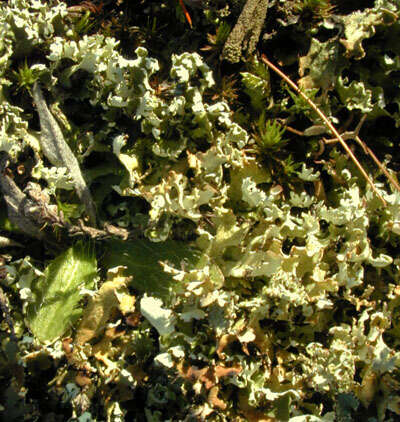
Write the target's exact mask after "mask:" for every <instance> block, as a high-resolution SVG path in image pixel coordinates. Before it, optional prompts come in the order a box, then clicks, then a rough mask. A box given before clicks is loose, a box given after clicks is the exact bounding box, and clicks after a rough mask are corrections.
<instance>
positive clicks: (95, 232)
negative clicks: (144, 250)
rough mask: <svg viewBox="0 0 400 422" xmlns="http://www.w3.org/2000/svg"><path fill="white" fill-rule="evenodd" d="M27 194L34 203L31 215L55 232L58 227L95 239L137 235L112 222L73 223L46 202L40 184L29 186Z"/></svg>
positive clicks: (73, 235) (73, 234) (70, 232)
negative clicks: (96, 223) (101, 223)
mask: <svg viewBox="0 0 400 422" xmlns="http://www.w3.org/2000/svg"><path fill="white" fill-rule="evenodd" d="M26 190H27V194H28V195H29V198H30V200H31V201H32V203H33V204H34V206H33V207H32V208H31V210H32V215H31V217H32V218H33V219H35V221H37V222H38V223H39V224H40V226H42V227H51V228H52V231H53V232H54V231H55V229H56V228H59V229H62V230H65V231H66V233H67V234H68V236H71V237H75V236H87V237H90V238H91V239H93V240H103V239H109V238H116V237H117V238H120V239H123V240H126V239H127V238H128V237H132V236H135V234H134V233H133V232H129V231H128V230H126V229H123V228H121V227H116V226H113V225H111V224H107V223H106V224H104V227H103V229H97V228H94V227H89V226H86V225H85V224H84V223H83V222H82V221H81V220H79V222H78V224H77V225H74V224H71V223H69V222H68V221H66V220H65V219H64V216H63V214H62V212H59V211H58V210H57V209H54V207H53V206H51V205H49V204H48V203H47V202H46V198H45V197H44V195H43V194H42V192H41V190H40V189H39V188H38V185H34V184H32V185H30V186H28V188H27V189H26Z"/></svg>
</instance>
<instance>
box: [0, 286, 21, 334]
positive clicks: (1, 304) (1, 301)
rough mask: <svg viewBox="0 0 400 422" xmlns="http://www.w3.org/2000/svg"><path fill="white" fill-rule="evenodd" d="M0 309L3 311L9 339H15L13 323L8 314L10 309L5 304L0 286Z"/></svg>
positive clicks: (4, 296)
mask: <svg viewBox="0 0 400 422" xmlns="http://www.w3.org/2000/svg"><path fill="white" fill-rule="evenodd" d="M0 310H1V312H2V313H3V317H4V319H5V320H6V323H7V325H8V327H9V329H10V338H11V340H14V341H16V340H17V337H16V336H15V330H14V324H13V321H12V318H11V315H10V310H9V308H8V305H7V298H6V295H5V294H4V292H3V289H2V288H1V287H0Z"/></svg>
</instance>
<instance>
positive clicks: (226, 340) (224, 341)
mask: <svg viewBox="0 0 400 422" xmlns="http://www.w3.org/2000/svg"><path fill="white" fill-rule="evenodd" d="M236 339H237V336H235V335H234V334H224V335H223V336H222V337H221V338H220V339H219V342H218V347H217V355H218V357H219V358H220V359H224V357H225V356H224V354H223V353H222V352H223V350H224V349H225V347H227V346H228V345H229V344H230V343H232V342H233V341H235V340H236Z"/></svg>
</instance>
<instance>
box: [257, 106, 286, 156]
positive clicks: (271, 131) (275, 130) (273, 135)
mask: <svg viewBox="0 0 400 422" xmlns="http://www.w3.org/2000/svg"><path fill="white" fill-rule="evenodd" d="M255 129H256V131H255V132H256V133H255V134H254V138H255V141H256V143H257V145H258V146H259V148H260V150H261V152H266V151H276V150H278V149H280V148H281V147H283V146H284V145H285V144H286V142H287V139H282V135H283V134H284V133H285V128H283V127H282V126H281V125H280V124H279V123H278V122H277V121H276V120H273V121H271V120H268V121H266V118H265V113H263V114H261V116H260V118H259V119H258V122H257V124H256V127H255Z"/></svg>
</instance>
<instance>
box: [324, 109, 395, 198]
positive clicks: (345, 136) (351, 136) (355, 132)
mask: <svg viewBox="0 0 400 422" xmlns="http://www.w3.org/2000/svg"><path fill="white" fill-rule="evenodd" d="M366 117H367V116H366V115H364V116H363V117H362V118H361V120H360V122H359V123H358V125H357V127H356V128H355V129H354V130H353V131H349V132H344V133H342V134H341V136H342V138H343V139H353V140H355V141H356V142H357V143H358V144H359V145H360V146H361V148H362V149H363V150H364V153H365V154H366V155H369V156H370V157H371V158H372V159H373V161H374V162H375V164H376V165H377V166H378V167H379V169H380V170H381V171H382V173H383V174H384V175H385V176H386V177H387V179H388V180H389V182H390V183H392V185H393V186H394V187H395V188H396V189H397V190H398V191H399V192H400V186H399V184H398V183H397V182H396V180H395V179H394V178H393V176H392V175H391V174H390V173H389V172H388V171H387V169H386V167H385V166H384V164H383V163H382V162H381V161H379V159H378V157H377V156H376V155H375V154H374V152H373V151H372V149H371V148H370V147H369V146H368V145H367V144H366V143H365V142H364V141H363V140H362V139H361V138H360V136H359V133H360V130H361V127H362V125H363V123H364V121H365V119H366ZM324 142H325V143H326V144H328V143H333V142H338V140H337V139H336V138H333V139H325V140H324Z"/></svg>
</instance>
